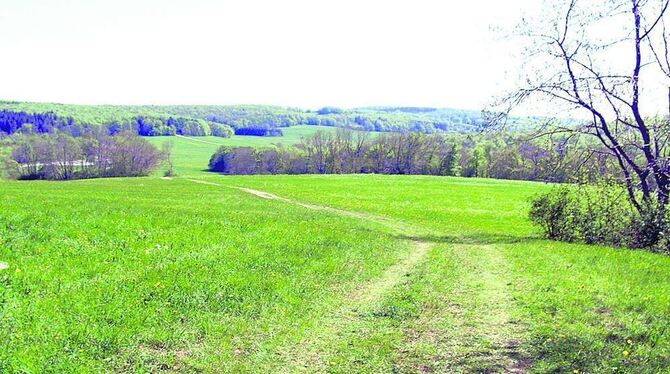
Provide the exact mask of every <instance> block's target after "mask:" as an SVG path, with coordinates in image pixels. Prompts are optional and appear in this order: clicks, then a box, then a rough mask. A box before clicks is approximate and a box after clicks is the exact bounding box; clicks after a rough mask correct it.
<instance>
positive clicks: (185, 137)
mask: <svg viewBox="0 0 670 374" xmlns="http://www.w3.org/2000/svg"><path fill="white" fill-rule="evenodd" d="M175 136H176V137H178V138H182V139H186V140H190V141H193V142H198V143H205V144H212V145H219V146H221V145H223V144H220V143H214V142H208V141H207V140H201V139H195V138H191V137H188V136H184V135H175Z"/></svg>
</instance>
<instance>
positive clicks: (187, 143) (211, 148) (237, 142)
mask: <svg viewBox="0 0 670 374" xmlns="http://www.w3.org/2000/svg"><path fill="white" fill-rule="evenodd" d="M336 130H337V129H336V128H335V127H327V126H304V125H303V126H293V127H287V128H283V129H282V132H283V133H284V136H278V137H263V136H233V137H230V138H219V137H216V136H198V137H175V136H153V137H146V138H145V139H147V140H148V141H149V142H150V143H152V144H154V145H157V146H160V144H162V143H164V142H166V141H172V142H173V143H174V150H173V153H174V157H175V159H177V160H180V161H179V162H178V163H177V164H176V165H175V172H176V173H177V174H184V173H186V174H191V173H198V172H200V171H203V170H204V169H206V168H207V163H208V162H209V158H210V157H211V156H212V154H213V153H214V152H216V150H217V149H218V148H219V147H221V146H223V145H228V146H233V147H269V146H276V145H283V146H290V145H293V144H296V143H298V142H300V140H301V139H302V138H305V137H308V136H311V135H313V134H315V133H316V132H318V131H325V132H335V131H336Z"/></svg>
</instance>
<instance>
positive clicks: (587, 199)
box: [529, 184, 670, 252]
mask: <svg viewBox="0 0 670 374" xmlns="http://www.w3.org/2000/svg"><path fill="white" fill-rule="evenodd" d="M529 217H530V219H531V221H533V222H534V223H535V224H537V225H538V226H540V227H541V228H542V230H543V231H544V234H545V236H546V237H547V238H549V239H553V240H560V241H569V242H573V241H574V242H582V243H586V244H604V245H613V246H624V247H630V248H644V249H649V250H654V251H662V252H670V216H669V215H668V214H667V211H666V209H664V208H663V207H661V206H659V205H658V204H656V203H654V202H653V199H652V200H651V201H647V202H644V203H643V204H642V208H641V209H640V210H638V209H635V208H634V207H633V205H632V204H631V203H630V201H629V200H628V198H627V194H626V191H625V190H624V189H623V188H622V187H620V186H618V185H613V184H599V185H578V186H575V185H562V186H560V187H557V188H555V189H553V190H551V191H549V192H547V193H544V194H541V195H539V196H536V197H535V198H534V199H533V200H532V201H531V209H530V212H529Z"/></svg>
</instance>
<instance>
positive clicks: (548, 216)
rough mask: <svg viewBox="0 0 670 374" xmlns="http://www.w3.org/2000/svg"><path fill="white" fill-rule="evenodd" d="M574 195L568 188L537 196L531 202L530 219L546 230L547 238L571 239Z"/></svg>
mask: <svg viewBox="0 0 670 374" xmlns="http://www.w3.org/2000/svg"><path fill="white" fill-rule="evenodd" d="M573 203H574V197H573V196H572V195H571V191H570V190H569V189H568V188H565V187H562V188H558V189H556V190H555V191H552V192H549V193H545V194H542V195H539V196H537V197H536V198H535V199H534V200H533V201H532V202H531V208H530V213H529V216H530V219H531V221H533V222H535V223H536V224H538V225H539V226H540V227H542V229H543V230H544V232H545V234H546V236H547V238H549V239H555V240H565V241H571V240H573V239H574V229H573V224H572V217H571V214H570V213H571V205H572V204H573Z"/></svg>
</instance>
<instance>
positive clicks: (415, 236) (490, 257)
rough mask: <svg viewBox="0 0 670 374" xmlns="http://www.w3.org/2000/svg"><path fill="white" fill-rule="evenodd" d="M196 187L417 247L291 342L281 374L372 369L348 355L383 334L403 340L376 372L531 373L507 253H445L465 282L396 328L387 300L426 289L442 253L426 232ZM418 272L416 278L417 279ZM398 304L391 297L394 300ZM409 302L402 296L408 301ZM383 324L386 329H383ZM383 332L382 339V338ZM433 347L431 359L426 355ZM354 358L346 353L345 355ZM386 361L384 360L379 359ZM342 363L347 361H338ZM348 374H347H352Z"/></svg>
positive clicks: (480, 248) (490, 249) (477, 247)
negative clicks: (364, 226)
mask: <svg viewBox="0 0 670 374" xmlns="http://www.w3.org/2000/svg"><path fill="white" fill-rule="evenodd" d="M189 180H190V181H191V182H194V183H200V184H206V185H213V186H221V187H228V188H235V189H238V190H240V191H242V192H245V193H247V194H250V195H253V196H256V197H258V198H262V199H268V200H275V201H281V202H285V203H287V204H293V205H297V206H301V207H303V208H306V209H312V210H318V211H323V212H326V213H331V214H337V215H341V216H346V217H353V218H357V219H361V220H367V221H370V222H372V223H377V224H380V225H381V226H382V227H384V228H385V229H386V230H388V231H389V233H390V234H391V235H394V236H396V237H398V238H401V239H403V240H405V241H407V242H408V243H409V245H410V246H411V250H410V251H409V252H408V254H407V255H406V257H404V258H403V259H401V260H400V261H399V262H397V263H396V264H395V265H392V266H390V267H389V268H388V269H387V270H386V271H385V272H384V273H383V274H382V275H381V276H380V277H378V278H377V279H374V280H372V281H370V282H368V283H367V284H363V285H361V286H359V287H356V288H355V289H354V291H353V292H351V293H350V294H349V295H347V297H346V298H345V299H344V300H343V305H342V306H341V307H340V308H338V309H335V310H333V311H332V312H331V313H330V314H328V315H324V316H323V317H322V318H321V319H320V320H318V321H317V322H316V323H315V324H314V326H313V328H312V331H310V332H308V333H307V334H306V335H305V336H306V337H304V338H303V339H302V340H301V341H298V342H287V344H286V346H285V349H284V350H282V351H281V352H277V355H278V357H277V360H276V363H275V365H274V366H273V367H272V368H271V369H272V370H273V371H280V372H300V371H304V372H327V371H332V369H333V367H334V366H337V367H339V368H340V369H342V368H346V367H349V368H350V369H353V370H359V369H364V368H366V369H370V368H371V367H369V366H367V367H366V363H364V360H362V359H360V358H358V359H355V358H354V359H353V360H352V359H351V358H346V359H345V360H348V361H349V362H348V364H349V365H342V362H341V360H342V357H341V356H342V355H343V354H345V355H346V353H345V352H343V350H342V347H347V346H352V345H354V344H372V345H374V344H375V343H374V342H373V341H367V342H366V341H365V340H370V339H372V340H375V339H377V335H376V334H378V333H381V334H383V335H386V336H390V335H391V336H392V335H394V334H395V335H396V337H395V339H390V340H391V341H393V345H392V346H390V347H388V348H390V350H388V351H386V352H379V353H381V355H385V356H387V357H386V362H384V361H385V360H383V359H382V360H381V362H377V363H375V364H374V365H375V366H373V367H374V368H375V369H382V370H393V371H401V372H407V371H411V372H417V371H418V372H422V371H425V372H430V371H435V370H438V371H440V372H470V371H473V370H474V371H479V372H511V373H520V372H525V370H526V368H527V365H528V363H527V362H526V361H525V359H524V354H523V352H522V350H521V348H520V346H521V344H522V341H521V339H522V336H523V328H522V326H521V325H520V324H519V321H517V320H515V319H513V317H512V316H511V315H510V310H513V309H514V305H513V304H514V300H513V298H512V295H511V289H510V288H511V285H512V283H511V279H510V269H509V266H508V264H507V263H506V260H505V258H504V256H503V255H502V254H501V251H500V249H499V248H497V247H496V246H494V245H488V244H477V243H457V244H451V245H449V246H447V247H446V248H445V246H444V245H442V248H441V249H442V250H443V253H444V252H448V253H450V255H451V258H452V259H454V261H455V262H454V263H453V264H452V266H451V267H449V271H452V272H453V273H456V274H457V277H456V278H453V279H452V278H450V277H445V279H452V280H453V282H451V283H450V284H449V287H451V292H449V293H448V294H446V295H443V300H442V301H443V302H442V303H437V304H436V305H434V307H432V308H429V309H428V310H422V311H419V312H417V313H416V316H415V318H409V319H408V320H407V321H402V322H401V323H399V324H397V325H396V326H389V325H388V324H385V323H384V321H377V317H379V316H380V315H383V314H384V313H385V312H384V311H383V309H384V308H385V306H384V303H385V299H386V298H388V297H389V294H390V293H392V291H394V289H398V288H400V291H399V293H400V294H402V292H403V290H402V288H403V287H411V285H412V283H413V282H421V281H422V279H416V278H420V277H423V275H424V274H423V272H425V271H426V269H421V270H423V271H421V270H417V269H420V268H426V267H429V266H430V265H428V266H424V264H423V263H424V262H425V260H426V258H427V257H428V255H429V254H430V252H431V250H433V249H434V248H435V247H436V245H435V244H436V243H432V240H431V238H434V237H435V233H434V232H433V230H426V229H423V228H420V227H417V226H415V225H409V224H406V223H404V222H402V221H399V220H394V219H390V218H387V217H383V216H379V215H375V214H369V213H363V212H357V211H350V210H345V209H339V208H333V207H329V206H325V205H316V204H311V203H305V202H301V201H297V200H293V199H289V198H286V197H282V196H278V195H275V194H273V193H269V192H265V191H260V190H256V189H251V188H246V187H237V186H228V185H224V184H220V183H214V182H209V181H203V180H199V179H189ZM415 270H416V271H415ZM393 296H395V297H398V292H397V293H396V295H391V297H393ZM401 297H402V296H401ZM380 322H381V323H380ZM375 330H378V331H375ZM426 347H430V350H429V351H430V354H428V355H425V354H423V355H422V354H421V353H420V350H421V349H423V350H425V349H426ZM345 350H346V348H345ZM378 358H379V357H377V359H378ZM338 360H339V361H338ZM344 371H346V370H344Z"/></svg>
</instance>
